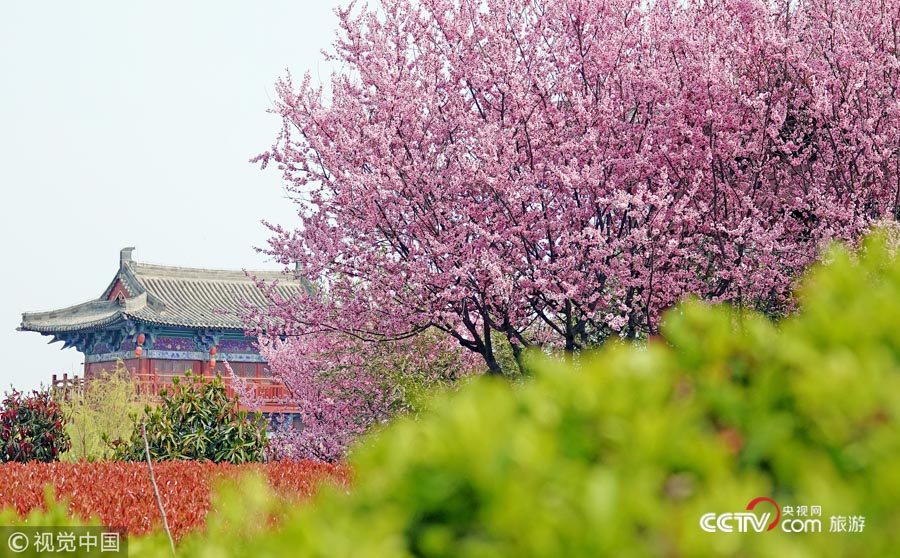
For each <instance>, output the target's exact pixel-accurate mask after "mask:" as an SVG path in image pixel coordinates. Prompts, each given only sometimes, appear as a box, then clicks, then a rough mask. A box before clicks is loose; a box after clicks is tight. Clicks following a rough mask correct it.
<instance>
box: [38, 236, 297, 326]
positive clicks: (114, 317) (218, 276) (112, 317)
mask: <svg viewBox="0 0 900 558" xmlns="http://www.w3.org/2000/svg"><path fill="white" fill-rule="evenodd" d="M132 250H133V249H130V248H126V249H125V250H122V256H121V260H120V266H119V273H118V274H116V277H115V278H114V279H113V281H112V282H111V283H110V285H109V287H107V289H106V291H105V292H104V293H103V294H102V295H101V296H100V298H99V299H97V300H93V301H90V302H85V303H83V304H78V305H75V306H70V307H68V308H63V309H60V310H53V311H51V312H35V313H26V314H23V315H22V325H21V327H20V329H22V330H25V331H38V332H41V333H53V332H63V331H78V330H85V329H92V328H96V327H100V326H104V325H107V324H111V323H114V322H118V321H124V320H129V319H130V320H138V321H143V322H151V323H157V324H166V325H174V326H188V327H204V328H222V329H244V324H243V323H242V322H241V320H240V318H239V313H240V311H241V310H242V309H243V306H242V303H244V302H247V303H250V304H251V305H253V306H256V307H263V306H265V304H266V300H265V297H264V296H263V294H262V293H261V292H260V290H259V289H258V288H257V286H256V284H255V283H254V282H253V279H252V278H251V277H248V275H247V274H245V273H244V272H243V271H221V270H211V269H194V268H186V267H168V266H161V265H152V264H145V263H140V262H136V261H133V260H132V259H131V251H132ZM249 274H250V275H251V276H255V277H256V278H257V279H262V280H265V281H266V283H267V284H271V283H273V282H275V281H277V286H276V287H275V290H276V292H277V293H278V294H279V295H280V296H281V297H283V298H285V299H287V298H290V297H291V296H293V295H294V294H297V293H298V292H299V291H301V290H302V289H304V288H309V285H308V284H306V283H303V282H301V281H298V280H295V279H293V278H292V277H290V276H288V275H284V274H281V273H278V272H271V271H267V272H262V271H260V272H252V271H251V272H249ZM120 281H121V283H122V285H123V286H124V287H125V290H126V291H127V292H128V295H129V296H128V297H127V298H126V299H125V300H124V301H122V302H119V301H116V300H107V299H108V298H109V296H110V294H111V293H112V292H113V289H114V287H115V285H116V284H117V283H118V282H120ZM304 285H305V286H304Z"/></svg>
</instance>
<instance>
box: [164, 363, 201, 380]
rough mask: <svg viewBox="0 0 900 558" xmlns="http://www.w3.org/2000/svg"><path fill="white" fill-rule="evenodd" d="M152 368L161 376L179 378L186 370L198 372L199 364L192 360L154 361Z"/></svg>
mask: <svg viewBox="0 0 900 558" xmlns="http://www.w3.org/2000/svg"><path fill="white" fill-rule="evenodd" d="M153 366H154V367H155V368H156V373H157V374H159V375H161V376H181V375H183V374H184V373H185V372H187V371H188V370H196V371H198V372H199V371H200V363H199V362H198V361H194V360H156V361H154V362H153Z"/></svg>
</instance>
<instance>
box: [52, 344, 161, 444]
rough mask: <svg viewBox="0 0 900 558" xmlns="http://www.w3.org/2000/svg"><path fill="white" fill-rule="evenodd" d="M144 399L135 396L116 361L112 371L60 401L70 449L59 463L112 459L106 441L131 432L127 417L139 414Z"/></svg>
mask: <svg viewBox="0 0 900 558" xmlns="http://www.w3.org/2000/svg"><path fill="white" fill-rule="evenodd" d="M146 403H147V398H145V397H141V396H139V395H138V394H137V390H136V389H135V385H134V382H132V381H131V376H130V374H129V373H128V370H127V369H126V368H125V365H124V364H123V363H122V362H121V361H119V362H118V363H116V366H115V368H114V369H113V370H111V371H109V372H107V371H105V370H104V371H101V372H100V374H99V375H97V376H95V377H93V378H91V379H90V380H89V381H88V382H87V383H86V384H85V389H84V390H82V391H81V392H76V393H71V394H69V396H68V397H67V398H66V399H62V400H61V401H60V406H61V407H62V409H63V412H64V413H65V415H66V418H67V422H66V432H67V433H68V434H69V437H70V438H71V440H72V448H71V449H70V450H69V451H68V452H66V453H65V454H64V455H63V457H62V461H73V462H74V461H81V460H87V461H97V460H102V459H107V458H110V457H112V448H110V446H109V444H107V443H106V442H105V441H104V435H105V437H107V438H112V439H118V438H124V437H127V436H128V435H129V434H130V433H131V432H132V429H133V423H132V421H131V419H130V418H129V414H132V413H137V412H140V411H141V409H142V408H143V407H144V406H145V405H146Z"/></svg>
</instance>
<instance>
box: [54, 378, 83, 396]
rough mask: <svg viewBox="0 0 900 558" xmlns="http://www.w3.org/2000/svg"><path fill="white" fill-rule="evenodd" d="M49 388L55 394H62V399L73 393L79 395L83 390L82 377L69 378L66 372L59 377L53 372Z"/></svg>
mask: <svg viewBox="0 0 900 558" xmlns="http://www.w3.org/2000/svg"><path fill="white" fill-rule="evenodd" d="M50 389H51V390H53V392H54V393H56V394H62V398H63V399H68V398H69V397H71V396H72V395H73V394H74V395H80V394H81V393H83V392H84V378H79V377H78V376H72V377H71V378H70V377H69V375H68V374H63V375H62V378H59V377H57V376H56V374H54V375H53V379H52V380H51V381H50Z"/></svg>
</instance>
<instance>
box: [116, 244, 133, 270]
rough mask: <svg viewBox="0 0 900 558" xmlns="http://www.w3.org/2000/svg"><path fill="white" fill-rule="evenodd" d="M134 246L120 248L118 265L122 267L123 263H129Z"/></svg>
mask: <svg viewBox="0 0 900 558" xmlns="http://www.w3.org/2000/svg"><path fill="white" fill-rule="evenodd" d="M134 250H135V248H134V246H129V247H128V248H122V250H120V251H119V267H120V268H124V267H125V264H129V263H131V262H132V261H133V260H132V259H131V254H132V253H133V252H134Z"/></svg>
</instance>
